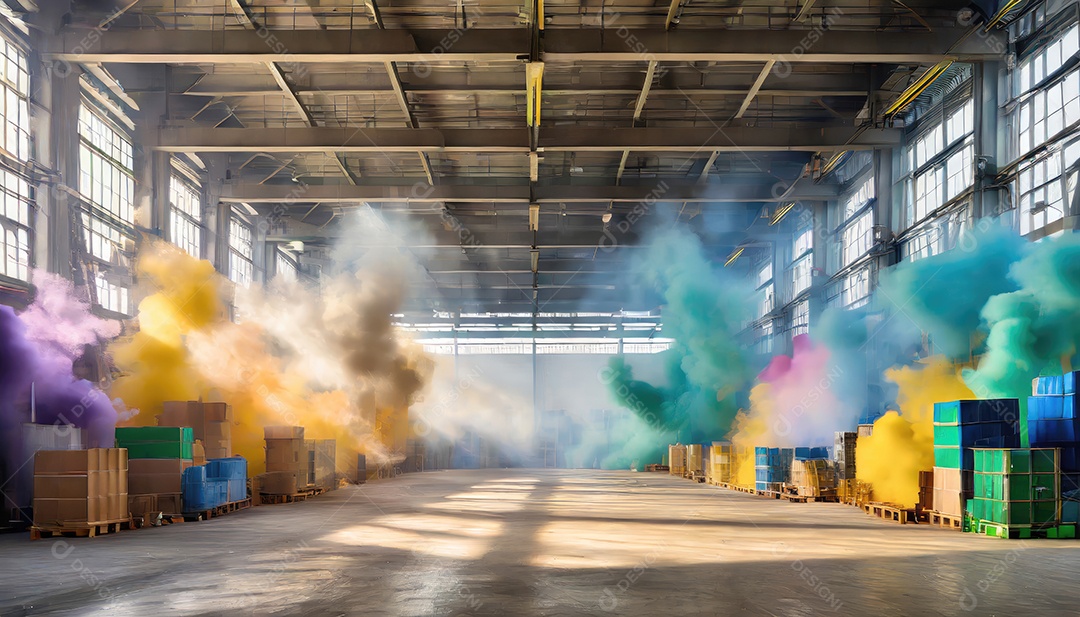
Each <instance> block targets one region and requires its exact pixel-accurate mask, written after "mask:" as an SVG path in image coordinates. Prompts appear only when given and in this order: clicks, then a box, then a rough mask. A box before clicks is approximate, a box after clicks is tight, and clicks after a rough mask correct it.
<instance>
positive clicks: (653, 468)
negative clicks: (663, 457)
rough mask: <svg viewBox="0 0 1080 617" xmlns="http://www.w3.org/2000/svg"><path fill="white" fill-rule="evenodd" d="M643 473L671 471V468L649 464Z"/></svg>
mask: <svg viewBox="0 0 1080 617" xmlns="http://www.w3.org/2000/svg"><path fill="white" fill-rule="evenodd" d="M645 471H671V468H670V467H668V466H667V465H657V464H656V463H650V464H648V465H646V466H645Z"/></svg>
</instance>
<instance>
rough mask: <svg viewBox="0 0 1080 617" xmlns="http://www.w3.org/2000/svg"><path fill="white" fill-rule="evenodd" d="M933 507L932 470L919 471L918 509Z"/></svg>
mask: <svg viewBox="0 0 1080 617" xmlns="http://www.w3.org/2000/svg"><path fill="white" fill-rule="evenodd" d="M933 509H934V472H933V470H931V471H920V472H919V510H933Z"/></svg>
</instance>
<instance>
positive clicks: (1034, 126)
mask: <svg viewBox="0 0 1080 617" xmlns="http://www.w3.org/2000/svg"><path fill="white" fill-rule="evenodd" d="M1078 51H1080V27H1078V25H1077V24H1073V25H1072V26H1071V27H1069V28H1068V29H1066V30H1064V31H1062V32H1061V33H1059V34H1058V35H1057V36H1056V37H1054V38H1053V40H1052V41H1051V42H1049V43H1047V44H1045V45H1042V46H1040V47H1038V48H1036V49H1035V51H1033V52H1031V53H1029V54H1028V55H1027V56H1026V57H1025V58H1024V59H1023V60H1021V61H1020V63H1019V64H1018V65H1017V67H1016V71H1015V79H1014V81H1013V84H1014V90H1013V94H1014V96H1016V97H1018V98H1019V100H1020V105H1019V106H1018V107H1017V109H1016V112H1015V113H1016V127H1017V131H1018V132H1017V148H1016V152H1015V154H1017V155H1022V154H1024V153H1026V152H1030V151H1031V150H1033V149H1035V148H1037V147H1039V146H1040V145H1042V144H1043V143H1045V142H1046V141H1047V140H1048V139H1050V138H1052V137H1053V136H1054V135H1057V134H1058V133H1060V132H1061V131H1062V129H1064V128H1065V127H1067V126H1070V125H1072V124H1073V123H1075V122H1077V121H1078V120H1080V87H1078V86H1080V83H1078V79H1080V74H1078V70H1080V69H1076V68H1074V69H1073V70H1072V71H1069V72H1068V73H1067V74H1064V75H1062V74H1061V69H1062V68H1063V67H1064V66H1065V65H1066V64H1067V63H1069V61H1070V60H1072V58H1073V57H1074V56H1075V55H1076V54H1077V52H1078Z"/></svg>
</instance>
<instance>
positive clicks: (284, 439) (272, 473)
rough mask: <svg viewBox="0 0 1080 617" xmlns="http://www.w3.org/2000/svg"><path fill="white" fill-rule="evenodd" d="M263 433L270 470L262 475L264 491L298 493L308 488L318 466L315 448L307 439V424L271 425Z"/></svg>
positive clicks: (283, 493) (271, 493)
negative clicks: (305, 426) (309, 444)
mask: <svg viewBox="0 0 1080 617" xmlns="http://www.w3.org/2000/svg"><path fill="white" fill-rule="evenodd" d="M263 435H264V436H265V438H266V473H265V474H263V476H262V477H261V478H260V485H261V492H263V493H267V494H270V495H294V494H296V493H299V492H300V491H302V490H306V489H307V487H308V479H309V477H310V476H311V475H312V474H313V471H314V469H313V461H312V456H311V454H310V452H311V451H310V450H308V447H307V445H306V443H305V442H304V427H302V426H268V427H266V428H265V429H264V431H263Z"/></svg>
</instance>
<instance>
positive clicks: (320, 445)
mask: <svg viewBox="0 0 1080 617" xmlns="http://www.w3.org/2000/svg"><path fill="white" fill-rule="evenodd" d="M315 485H316V486H318V487H321V488H324V489H326V490H328V491H330V490H334V489H335V488H337V442H336V441H334V440H333V439H316V440H315Z"/></svg>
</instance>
